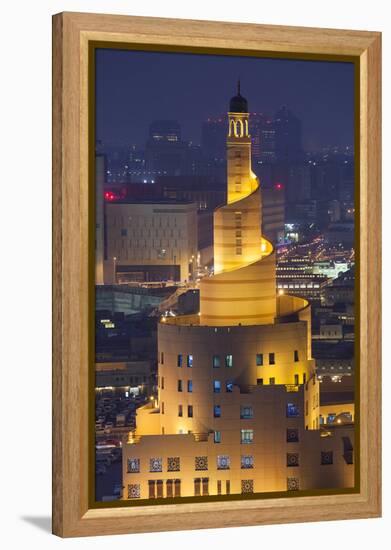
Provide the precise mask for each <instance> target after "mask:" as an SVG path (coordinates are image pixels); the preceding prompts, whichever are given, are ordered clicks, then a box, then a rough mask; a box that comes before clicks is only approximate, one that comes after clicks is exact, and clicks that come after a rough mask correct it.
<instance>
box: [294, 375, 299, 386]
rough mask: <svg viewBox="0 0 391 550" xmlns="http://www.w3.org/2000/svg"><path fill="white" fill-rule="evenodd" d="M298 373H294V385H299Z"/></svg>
mask: <svg viewBox="0 0 391 550" xmlns="http://www.w3.org/2000/svg"><path fill="white" fill-rule="evenodd" d="M299 383H300V382H299V375H298V374H295V386H298V385H299Z"/></svg>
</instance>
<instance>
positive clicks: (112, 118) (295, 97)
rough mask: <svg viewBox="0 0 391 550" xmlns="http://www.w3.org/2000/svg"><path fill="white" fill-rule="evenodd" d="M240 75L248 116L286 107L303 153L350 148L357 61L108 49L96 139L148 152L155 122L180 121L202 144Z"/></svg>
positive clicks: (101, 55)
mask: <svg viewBox="0 0 391 550" xmlns="http://www.w3.org/2000/svg"><path fill="white" fill-rule="evenodd" d="M238 77H240V80H241V92H242V95H243V96H245V97H246V98H247V100H248V102H249V110H250V112H251V111H256V112H263V113H265V114H271V115H272V114H273V113H274V112H275V111H277V110H278V109H279V108H280V107H281V105H283V104H286V105H287V106H288V108H290V109H291V110H292V111H293V113H294V114H295V115H296V116H297V117H299V118H300V119H301V121H302V126H303V144H304V147H305V149H307V150H312V149H317V148H320V147H323V146H328V145H338V146H344V145H353V137H354V66H353V64H352V63H341V62H329V61H296V60H288V59H287V60H283V59H262V58H249V57H230V56H216V55H199V54H178V53H154V52H137V51H123V50H110V49H100V50H97V52H96V115H97V118H96V137H97V139H101V140H102V141H105V142H118V143H123V144H125V145H128V144H133V143H134V144H137V145H138V146H141V147H144V145H145V141H146V138H147V135H148V127H149V124H150V123H151V122H152V121H153V120H158V119H175V120H178V122H179V123H180V124H181V126H182V136H183V138H184V139H185V140H191V141H193V142H194V143H199V142H200V136H201V124H202V122H203V121H204V120H205V119H207V118H208V116H217V115H220V114H224V113H226V112H227V111H228V104H229V99H230V98H231V96H232V95H235V93H236V82H237V79H238Z"/></svg>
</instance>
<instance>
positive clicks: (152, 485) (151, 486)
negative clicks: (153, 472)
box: [148, 480, 155, 498]
mask: <svg viewBox="0 0 391 550" xmlns="http://www.w3.org/2000/svg"><path fill="white" fill-rule="evenodd" d="M148 497H149V498H155V481H151V480H149V481H148Z"/></svg>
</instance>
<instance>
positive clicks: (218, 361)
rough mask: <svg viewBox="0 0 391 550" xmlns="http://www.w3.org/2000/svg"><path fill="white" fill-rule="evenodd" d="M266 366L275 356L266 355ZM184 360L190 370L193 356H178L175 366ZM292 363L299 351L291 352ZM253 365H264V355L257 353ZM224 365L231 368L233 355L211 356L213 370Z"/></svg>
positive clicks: (273, 363) (181, 363)
mask: <svg viewBox="0 0 391 550" xmlns="http://www.w3.org/2000/svg"><path fill="white" fill-rule="evenodd" d="M267 355H268V365H275V364H276V354H275V353H274V352H271V353H268V354H267ZM185 359H186V361H185V362H186V366H187V367H189V368H191V367H192V366H193V355H191V354H190V355H186V356H183V355H182V354H179V355H178V356H177V366H178V367H182V366H183V365H184V360H185ZM293 361H294V362H295V363H297V362H298V361H299V351H298V350H297V349H295V350H294V352H293ZM160 363H161V364H162V365H163V364H164V353H163V352H161V354H160ZM255 363H256V365H257V366H258V367H262V366H263V365H265V364H266V363H265V362H264V354H263V353H257V354H256V356H255ZM223 364H224V365H225V366H226V367H228V368H230V367H233V355H232V354H227V355H225V356H223V357H221V356H220V355H213V357H212V366H213V368H215V369H217V368H220V367H221V366H222V365H223Z"/></svg>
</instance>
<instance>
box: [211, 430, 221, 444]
mask: <svg viewBox="0 0 391 550" xmlns="http://www.w3.org/2000/svg"><path fill="white" fill-rule="evenodd" d="M213 441H214V442H215V443H221V432H218V431H216V432H214V437H213Z"/></svg>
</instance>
